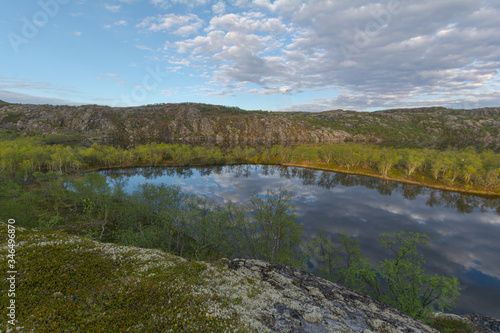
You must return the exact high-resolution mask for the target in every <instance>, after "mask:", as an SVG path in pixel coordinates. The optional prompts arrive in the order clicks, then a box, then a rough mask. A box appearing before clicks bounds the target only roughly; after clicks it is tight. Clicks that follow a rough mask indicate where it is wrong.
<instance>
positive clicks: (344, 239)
mask: <svg viewBox="0 0 500 333" xmlns="http://www.w3.org/2000/svg"><path fill="white" fill-rule="evenodd" d="M427 238H428V236H426V235H423V234H419V233H411V232H410V233H405V232H401V233H394V234H392V235H387V234H384V235H382V236H381V237H380V239H379V242H380V244H381V245H383V246H384V247H385V248H387V249H388V250H389V252H390V257H388V258H386V259H385V260H383V261H382V262H381V263H380V264H379V265H378V266H376V267H373V268H372V267H370V264H369V262H368V261H367V260H366V259H364V258H362V255H361V252H360V247H359V243H358V241H357V240H355V239H351V238H349V237H348V236H346V235H345V234H340V235H339V242H337V243H334V242H332V241H331V240H329V239H328V238H327V237H325V235H324V232H320V233H319V234H318V236H317V237H316V238H315V239H313V240H311V241H310V242H309V243H308V245H307V246H306V248H307V252H308V254H309V256H310V257H311V258H312V259H313V260H314V261H316V262H317V264H318V270H319V272H320V273H321V275H323V276H324V277H326V278H328V279H330V280H332V281H334V282H337V283H341V284H344V285H345V286H347V287H349V288H352V289H355V290H357V291H359V292H361V293H365V294H368V295H370V296H372V297H374V298H376V299H378V300H380V301H382V302H385V303H387V304H389V305H391V306H393V307H395V308H397V309H399V310H401V311H402V312H404V313H406V314H408V315H411V316H413V317H415V318H428V317H429V315H430V313H431V311H433V310H440V311H443V310H449V309H451V308H452V307H453V305H454V302H455V299H456V298H457V297H458V295H459V290H460V288H459V284H458V280H457V279H456V278H455V277H451V278H449V277H444V276H439V275H433V276H431V275H428V274H425V273H424V270H423V268H422V265H423V264H424V261H423V256H422V254H421V253H419V252H418V251H417V247H418V246H419V245H428V243H427V241H426V239H427Z"/></svg>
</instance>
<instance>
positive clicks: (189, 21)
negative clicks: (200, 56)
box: [137, 14, 203, 36]
mask: <svg viewBox="0 0 500 333" xmlns="http://www.w3.org/2000/svg"><path fill="white" fill-rule="evenodd" d="M202 26H203V21H202V20H201V19H200V18H199V17H198V16H196V15H194V14H188V15H175V14H166V15H159V16H156V17H153V16H149V17H146V18H145V19H144V20H142V22H141V23H139V24H138V25H137V27H138V28H142V29H145V30H148V31H153V32H158V31H169V32H172V33H173V34H176V35H179V36H189V35H192V34H195V33H197V32H198V30H199V29H200V28H201V27H202Z"/></svg>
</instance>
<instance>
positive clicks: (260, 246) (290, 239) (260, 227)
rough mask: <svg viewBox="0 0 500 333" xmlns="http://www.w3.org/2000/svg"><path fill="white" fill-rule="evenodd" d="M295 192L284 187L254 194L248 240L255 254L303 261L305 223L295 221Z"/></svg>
mask: <svg viewBox="0 0 500 333" xmlns="http://www.w3.org/2000/svg"><path fill="white" fill-rule="evenodd" d="M294 196H295V195H294V194H293V192H291V191H289V190H287V189H284V188H280V189H279V190H278V191H276V192H275V191H271V190H269V189H268V190H267V192H266V194H265V195H263V196H260V195H257V194H253V195H252V196H251V197H250V207H249V216H250V219H249V220H248V221H247V222H246V225H245V230H244V234H245V240H246V242H248V244H249V249H248V250H249V252H250V254H251V256H252V257H254V258H259V259H264V260H266V261H270V262H277V263H282V264H286V265H289V266H296V265H297V264H298V263H300V262H301V260H300V254H299V253H298V251H297V249H298V246H299V245H300V243H301V234H302V226H299V225H298V224H297V223H296V222H295V221H296V219H297V217H296V216H295V214H294V212H293V209H294V205H293V204H292V200H293V197H294Z"/></svg>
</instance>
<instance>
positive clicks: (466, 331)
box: [429, 316, 472, 333]
mask: <svg viewBox="0 0 500 333" xmlns="http://www.w3.org/2000/svg"><path fill="white" fill-rule="evenodd" d="M429 325H430V326H431V327H433V328H435V329H437V330H438V331H439V332H442V333H472V329H471V328H470V327H469V325H468V324H467V323H466V322H464V321H463V320H460V319H454V318H450V317H446V316H438V317H435V318H434V319H432V320H431V321H430V322H429Z"/></svg>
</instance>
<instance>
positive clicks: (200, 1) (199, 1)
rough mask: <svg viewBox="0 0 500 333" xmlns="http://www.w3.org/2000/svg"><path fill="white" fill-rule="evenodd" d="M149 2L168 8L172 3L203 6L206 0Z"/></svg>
mask: <svg viewBox="0 0 500 333" xmlns="http://www.w3.org/2000/svg"><path fill="white" fill-rule="evenodd" d="M150 2H151V3H152V4H153V5H155V6H158V7H163V8H168V7H170V6H172V5H177V4H181V5H186V6H188V7H197V6H205V5H207V4H208V2H209V1H208V0H150Z"/></svg>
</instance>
